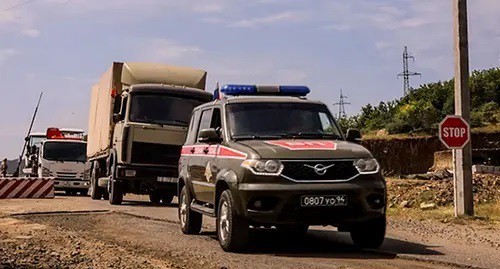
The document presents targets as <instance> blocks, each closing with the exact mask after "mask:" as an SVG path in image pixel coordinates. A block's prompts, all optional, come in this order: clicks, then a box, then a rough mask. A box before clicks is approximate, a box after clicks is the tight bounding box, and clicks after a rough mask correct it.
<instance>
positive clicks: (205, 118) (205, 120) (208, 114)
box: [196, 109, 212, 141]
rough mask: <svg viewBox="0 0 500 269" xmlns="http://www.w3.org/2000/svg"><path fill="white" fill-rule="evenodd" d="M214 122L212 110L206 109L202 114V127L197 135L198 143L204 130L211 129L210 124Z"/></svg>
mask: <svg viewBox="0 0 500 269" xmlns="http://www.w3.org/2000/svg"><path fill="white" fill-rule="evenodd" d="M211 121H212V109H206V110H203V111H202V112H201V119H200V125H199V126H198V132H197V134H196V141H198V135H199V134H200V131H201V130H203V129H208V128H210V122H211Z"/></svg>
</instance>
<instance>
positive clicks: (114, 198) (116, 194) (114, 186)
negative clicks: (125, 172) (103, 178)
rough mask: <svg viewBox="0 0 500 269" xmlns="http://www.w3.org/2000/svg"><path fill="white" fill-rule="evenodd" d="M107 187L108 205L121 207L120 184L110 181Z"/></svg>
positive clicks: (121, 194)
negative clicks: (108, 190)
mask: <svg viewBox="0 0 500 269" xmlns="http://www.w3.org/2000/svg"><path fill="white" fill-rule="evenodd" d="M109 185H110V186H109V187H110V188H109V189H110V192H109V203H110V204H112V205H121V204H122V202H123V187H122V184H121V182H118V181H116V180H113V179H111V180H110V181H109Z"/></svg>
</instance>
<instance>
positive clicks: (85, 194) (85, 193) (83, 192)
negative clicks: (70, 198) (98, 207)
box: [80, 190, 89, 196]
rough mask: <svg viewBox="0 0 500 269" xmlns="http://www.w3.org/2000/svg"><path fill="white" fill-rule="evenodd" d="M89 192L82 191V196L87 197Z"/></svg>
mask: <svg viewBox="0 0 500 269" xmlns="http://www.w3.org/2000/svg"><path fill="white" fill-rule="evenodd" d="M88 192H89V191H88V190H84V191H80V196H87V194H88Z"/></svg>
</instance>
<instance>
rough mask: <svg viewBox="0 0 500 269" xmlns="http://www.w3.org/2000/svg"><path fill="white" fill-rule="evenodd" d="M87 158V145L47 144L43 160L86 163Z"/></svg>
mask: <svg viewBox="0 0 500 269" xmlns="http://www.w3.org/2000/svg"><path fill="white" fill-rule="evenodd" d="M86 157H87V144H86V143H72V142H45V144H44V146H43V158H44V159H46V160H49V161H61V162H85V160H86Z"/></svg>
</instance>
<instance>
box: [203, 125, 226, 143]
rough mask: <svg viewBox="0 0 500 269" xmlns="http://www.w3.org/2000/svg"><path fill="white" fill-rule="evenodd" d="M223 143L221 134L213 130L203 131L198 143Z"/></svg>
mask: <svg viewBox="0 0 500 269" xmlns="http://www.w3.org/2000/svg"><path fill="white" fill-rule="evenodd" d="M221 141H222V138H221V137H220V135H219V133H218V132H217V131H216V130H215V129H213V128H210V129H203V130H201V131H200V134H199V135H198V142H202V143H219V142H221Z"/></svg>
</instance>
